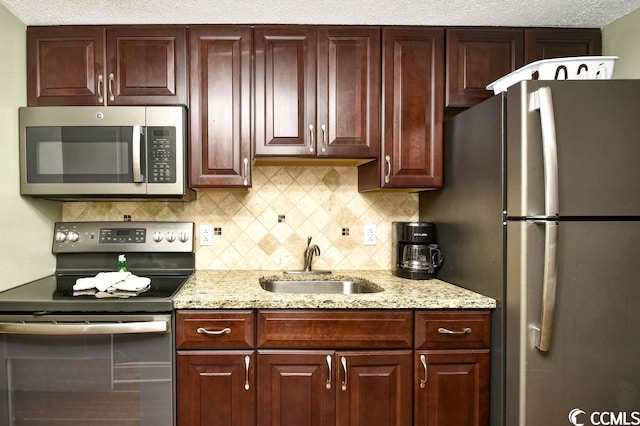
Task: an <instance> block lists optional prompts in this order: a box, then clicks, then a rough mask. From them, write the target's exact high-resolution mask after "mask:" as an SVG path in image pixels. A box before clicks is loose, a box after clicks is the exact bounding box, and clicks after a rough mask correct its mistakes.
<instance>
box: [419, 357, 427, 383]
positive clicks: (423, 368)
mask: <svg viewBox="0 0 640 426" xmlns="http://www.w3.org/2000/svg"><path fill="white" fill-rule="evenodd" d="M420 364H422V370H423V371H424V378H423V379H421V380H420V389H424V388H425V387H426V386H427V357H426V356H425V355H420Z"/></svg>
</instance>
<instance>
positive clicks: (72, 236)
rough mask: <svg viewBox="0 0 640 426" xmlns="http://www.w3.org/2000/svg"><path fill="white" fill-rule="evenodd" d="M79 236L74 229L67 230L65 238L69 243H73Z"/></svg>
mask: <svg viewBox="0 0 640 426" xmlns="http://www.w3.org/2000/svg"><path fill="white" fill-rule="evenodd" d="M78 238H80V235H79V234H78V233H77V232H76V231H69V233H68V234H67V240H69V242H71V243H75V242H76V241H78Z"/></svg>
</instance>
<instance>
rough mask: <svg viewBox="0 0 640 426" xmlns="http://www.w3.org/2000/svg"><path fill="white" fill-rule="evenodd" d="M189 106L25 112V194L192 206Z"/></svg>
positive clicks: (22, 113)
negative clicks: (174, 201) (159, 200)
mask: <svg viewBox="0 0 640 426" xmlns="http://www.w3.org/2000/svg"><path fill="white" fill-rule="evenodd" d="M185 127H186V110H185V108H184V107H179V106H176V107H174V106H168V107H155V106H154V107H144V106H131V107H117V106H114V107H89V106H87V107H83V106H78V107H74V106H68V107H67V106H65V107H25V108H20V193H21V194H23V195H32V196H36V197H43V198H52V199H75V198H96V199H104V198H113V199H130V198H162V199H183V200H184V199H191V198H193V191H190V190H188V189H187V188H186V182H187V165H186V158H187V155H186V147H185V139H186V137H185V135H186V129H185Z"/></svg>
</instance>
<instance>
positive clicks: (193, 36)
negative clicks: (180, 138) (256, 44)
mask: <svg viewBox="0 0 640 426" xmlns="http://www.w3.org/2000/svg"><path fill="white" fill-rule="evenodd" d="M189 48H190V68H189V69H190V77H191V78H190V83H189V84H190V91H191V107H190V108H189V120H190V129H191V130H190V138H189V140H190V145H189V147H190V166H191V167H190V180H189V183H190V186H191V187H193V188H196V187H207V186H215V187H249V186H251V176H252V173H251V167H252V165H253V159H252V154H251V151H252V150H251V52H252V31H251V28H250V27H240V26H212V25H202V26H194V27H191V28H189Z"/></svg>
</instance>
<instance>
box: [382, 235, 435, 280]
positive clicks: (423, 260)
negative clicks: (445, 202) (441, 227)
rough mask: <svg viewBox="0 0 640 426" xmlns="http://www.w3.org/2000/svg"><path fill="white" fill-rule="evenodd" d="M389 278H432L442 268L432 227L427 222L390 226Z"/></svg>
mask: <svg viewBox="0 0 640 426" xmlns="http://www.w3.org/2000/svg"><path fill="white" fill-rule="evenodd" d="M392 238H393V255H392V259H391V262H392V265H393V274H394V275H396V276H398V277H402V278H410V279H412V280H426V279H429V278H434V277H435V275H436V270H437V269H438V268H439V267H440V265H442V261H443V259H444V258H443V256H442V253H441V252H440V249H439V248H438V244H437V243H438V238H437V235H436V226H435V225H434V224H433V223H431V222H393V224H392Z"/></svg>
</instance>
